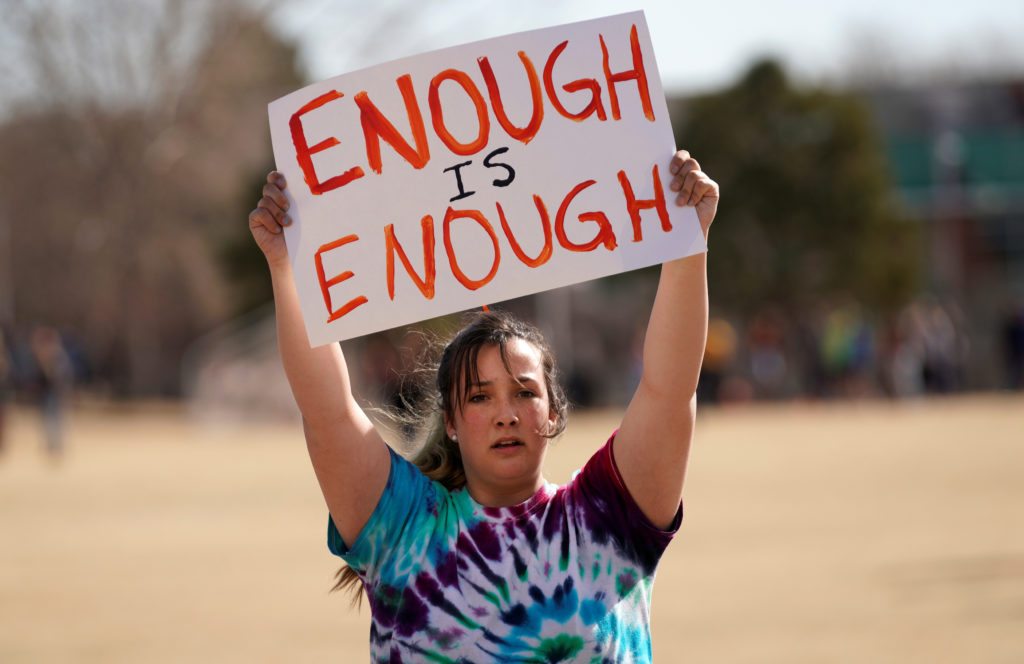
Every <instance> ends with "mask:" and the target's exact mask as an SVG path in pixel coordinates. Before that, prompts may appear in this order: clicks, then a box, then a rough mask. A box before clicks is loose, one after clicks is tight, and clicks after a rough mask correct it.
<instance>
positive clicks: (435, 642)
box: [328, 440, 682, 663]
mask: <svg viewBox="0 0 1024 664" xmlns="http://www.w3.org/2000/svg"><path fill="white" fill-rule="evenodd" d="M611 447H612V440H609V442H608V443H607V444H606V445H605V446H604V447H602V448H601V449H600V450H598V452H597V453H595V454H594V456H593V457H592V458H591V460H590V461H589V462H588V463H587V465H586V466H585V467H584V469H583V470H582V471H580V472H579V473H577V474H576V475H575V476H574V477H573V479H572V480H571V481H570V483H569V484H567V485H565V486H564V487H555V486H554V485H550V484H549V485H546V486H545V487H543V488H542V489H541V490H540V491H538V493H537V494H536V495H535V496H534V497H533V498H531V499H530V500H529V501H527V502H525V503H523V504H522V505H516V506H513V507H508V508H485V507H483V506H481V505H479V504H477V503H476V502H475V501H474V500H473V499H472V497H471V496H470V495H469V493H468V492H467V491H465V490H459V491H448V490H446V489H445V488H444V487H443V486H441V485H440V484H438V483H436V482H431V481H430V480H428V479H427V478H426V477H425V476H424V475H423V474H422V473H420V471H419V470H418V469H417V468H416V467H415V466H413V465H412V464H410V463H409V462H407V461H405V460H404V459H402V458H401V457H400V456H398V455H397V454H395V453H394V452H392V453H391V459H392V462H391V471H390V474H389V477H388V482H387V486H386V488H385V490H384V494H383V495H382V496H381V499H380V501H379V503H378V505H377V507H376V509H375V510H374V513H373V515H372V516H371V517H370V520H369V522H368V523H367V524H366V526H365V527H364V528H363V531H362V532H361V533H360V535H359V537H358V539H357V540H356V542H355V543H354V544H353V546H352V548H351V549H346V548H345V546H344V543H343V542H342V540H341V537H340V535H338V532H337V530H336V529H335V528H334V524H333V522H331V521H329V523H328V546H329V548H330V550H331V551H332V552H333V553H335V554H336V555H339V556H341V557H342V558H344V559H345V561H346V562H347V563H348V564H349V565H351V566H352V567H353V568H354V569H355V570H356V571H357V572H358V573H359V574H360V576H361V578H362V579H363V582H364V584H365V585H366V589H367V594H368V596H369V600H370V607H371V611H372V620H373V624H372V626H371V639H370V650H371V657H372V660H373V661H375V662H390V661H404V662H418V661H432V662H463V663H468V662H489V661H500V662H538V663H544V662H591V661H598V662H604V661H609V662H650V660H651V642H650V590H651V584H652V582H653V578H654V571H655V567H656V564H657V560H658V559H659V558H660V556H661V554H662V552H663V551H664V549H665V546H667V544H668V542H669V540H670V539H671V537H672V535H673V533H674V532H675V529H676V528H678V525H679V520H680V519H681V517H682V513H681V511H680V513H679V515H677V519H676V522H675V523H674V524H673V528H672V529H671V530H670V531H668V532H665V531H660V530H658V529H657V528H655V527H654V526H653V525H651V524H650V523H649V522H648V521H647V520H646V518H644V516H643V514H642V513H641V512H640V510H639V508H637V506H636V504H635V503H634V502H633V500H632V498H631V497H630V496H629V494H628V492H627V491H626V489H625V486H624V485H623V483H622V480H621V478H620V477H619V476H618V471H617V469H616V468H615V466H614V461H613V457H612V453H611Z"/></svg>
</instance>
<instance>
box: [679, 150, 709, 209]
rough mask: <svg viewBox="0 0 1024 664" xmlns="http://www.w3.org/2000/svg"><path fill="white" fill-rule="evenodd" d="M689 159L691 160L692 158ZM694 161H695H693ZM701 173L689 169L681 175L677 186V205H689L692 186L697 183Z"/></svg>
mask: <svg viewBox="0 0 1024 664" xmlns="http://www.w3.org/2000/svg"><path fill="white" fill-rule="evenodd" d="M690 161H693V160H692V159H691V160H690ZM694 163H696V162H694ZM702 175H703V173H701V172H700V171H697V170H691V171H687V172H686V175H685V176H684V177H683V180H682V185H681V186H680V188H679V195H678V196H676V204H677V205H690V204H691V203H690V196H691V194H693V187H694V185H696V184H697V181H698V180H699V179H700V177H701V176H702Z"/></svg>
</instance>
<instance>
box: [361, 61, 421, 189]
mask: <svg viewBox="0 0 1024 664" xmlns="http://www.w3.org/2000/svg"><path fill="white" fill-rule="evenodd" d="M395 82H396V83H397V84H398V89H399V91H400V92H401V93H402V101H403V102H404V104H405V113H406V115H407V116H408V118H409V127H410V128H411V129H412V140H413V142H414V143H415V144H416V147H415V148H413V147H412V146H411V145H409V142H408V141H406V140H405V138H403V137H402V135H401V134H400V133H398V130H397V129H395V125H393V124H391V121H390V120H388V119H387V118H386V117H384V114H383V113H381V111H380V109H379V108H377V106H376V105H375V104H374V103H373V102H372V101H370V97H369V96H367V94H366V92H365V91H363V92H360V93H359V94H357V95H356V96H355V102H356V105H357V106H359V121H360V123H362V125H363V140H364V141H366V160H367V161H368V162H369V164H370V168H372V169H373V170H374V172H376V173H378V174H379V173H380V172H381V168H382V165H381V159H380V139H382V138H383V139H384V140H385V141H387V142H388V144H389V145H390V146H391V147H393V148H394V149H395V151H396V152H398V154H400V155H401V156H402V158H403V159H405V160H406V161H407V162H409V163H410V164H412V167H413V168H417V169H419V168H423V167H424V166H426V165H427V162H428V161H430V146H429V145H427V132H426V129H425V128H424V126H423V115H422V114H421V113H420V107H419V104H418V103H417V102H416V92H415V91H414V90H413V88H412V77H411V76H409V74H404V75H402V76H399V77H398V78H397V79H396V80H395Z"/></svg>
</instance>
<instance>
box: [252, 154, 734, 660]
mask: <svg viewBox="0 0 1024 664" xmlns="http://www.w3.org/2000/svg"><path fill="white" fill-rule="evenodd" d="M670 169H671V172H672V173H673V176H674V177H673V180H672V183H671V189H672V190H673V191H676V192H679V193H678V196H677V198H676V204H677V205H692V206H694V207H695V208H696V212H697V215H698V218H699V220H700V224H701V229H702V231H703V232H704V235H705V237H707V232H708V229H709V227H710V225H711V223H712V220H713V219H714V216H715V212H716V210H717V206H718V185H717V184H715V183H714V182H713V181H712V180H711V179H710V178H709V177H708V176H707V175H705V174H704V173H703V172H702V171H701V170H700V166H699V164H698V163H697V162H696V161H695V160H694V159H692V158H690V156H689V154H688V153H686V152H685V151H680V152H678V153H677V154H676V155H675V156H674V157H673V159H672V161H671V164H670ZM285 186H286V183H285V181H284V177H283V176H282V175H281V174H280V173H277V172H271V173H270V174H269V175H268V176H267V184H266V185H265V187H264V191H263V194H264V195H263V198H261V199H260V201H259V203H258V205H257V208H256V209H254V210H253V211H252V213H251V214H250V216H249V226H250V229H251V231H252V234H253V236H254V239H255V241H256V243H257V244H258V245H259V247H260V249H261V250H262V251H263V253H264V256H265V258H266V260H267V264H268V267H269V270H270V273H271V277H272V281H273V288H274V299H275V303H276V312H277V313H276V315H277V321H278V330H279V332H278V340H279V346H280V352H281V357H282V362H283V364H284V368H285V372H286V374H287V376H288V379H289V382H290V384H291V387H292V392H293V395H294V397H295V400H296V403H297V404H298V406H299V409H300V410H301V411H302V415H303V427H304V431H305V435H306V442H307V447H308V451H309V454H310V458H311V461H312V463H313V468H314V470H315V473H316V475H317V479H318V480H319V483H320V487H321V490H322V492H323V495H324V499H325V501H326V503H327V507H328V511H329V518H328V545H329V548H330V550H331V551H332V552H333V553H335V554H336V555H338V556H340V557H342V559H343V560H345V562H346V563H347V565H348V566H347V567H343V568H342V570H341V572H339V577H340V580H339V583H338V584H337V586H336V588H342V589H347V590H349V591H351V592H352V593H353V595H354V597H356V598H359V597H361V596H362V595H361V594H362V592H363V591H365V592H366V595H367V598H368V599H369V603H370V609H371V621H372V623H371V628H370V649H371V654H372V658H373V660H374V661H425V660H431V661H495V660H502V661H562V662H568V661H591V660H592V659H593V658H594V657H597V658H603V659H604V660H606V661H608V660H614V661H627V660H628V661H636V662H648V661H650V659H651V644H650V623H649V616H650V593H651V584H652V583H653V579H654V571H655V568H656V566H657V564H658V561H659V559H660V558H661V555H662V553H663V552H664V550H665V547H666V546H667V545H668V543H669V541H670V540H671V539H672V537H673V535H674V534H675V532H676V530H677V529H678V527H679V525H680V522H681V519H682V503H681V495H682V487H683V479H684V475H685V469H686V460H687V456H688V450H689V446H690V441H691V438H692V436H693V430H694V423H695V412H696V395H695V392H696V387H697V380H698V375H699V372H700V364H701V360H702V358H703V352H704V342H705V335H706V333H707V277H706V254H704V253H701V254H697V255H694V256H690V257H687V258H682V259H678V260H674V261H669V262H667V263H665V264H664V265H663V266H662V272H661V280H660V283H659V286H658V293H657V296H656V298H655V302H654V305H653V308H652V311H651V316H650V323H649V326H648V331H647V335H646V340H645V343H644V356H645V362H644V365H645V368H644V372H643V378H642V380H641V382H640V386H639V387H638V388H637V390H636V393H635V395H634V397H633V399H632V401H631V403H630V405H629V407H628V409H627V410H626V413H625V415H624V417H623V419H622V423H621V425H620V427H619V429H618V430H617V431H615V432H613V433H612V435H611V438H610V439H609V440H608V441H607V442H606V443H605V444H604V445H603V446H602V447H600V449H599V450H598V451H597V452H596V453H595V454H594V455H593V456H592V457H591V459H590V461H589V462H588V463H587V464H586V466H585V467H584V468H583V469H582V470H581V471H580V472H579V473H577V474H576V475H575V476H574V477H573V479H572V480H571V481H570V482H569V483H568V484H567V485H565V486H561V487H557V486H555V485H552V484H550V483H548V482H546V480H545V479H544V477H543V461H544V458H545V454H546V451H547V446H548V441H549V439H551V438H554V437H556V436H557V435H559V434H560V433H561V432H562V431H563V429H564V428H565V425H566V414H567V408H566V403H565V398H564V396H563V392H562V389H561V387H560V386H559V384H558V380H557V369H556V366H555V359H554V356H553V354H552V353H551V351H550V349H549V348H548V346H547V344H546V343H545V341H544V339H543V338H542V336H541V334H540V332H539V331H538V330H537V329H536V328H533V327H532V326H529V325H526V324H525V323H522V322H521V321H518V320H516V319H514V318H513V317H511V316H510V315H508V314H501V313H494V312H486V313H481V314H478V315H476V316H475V317H474V318H473V319H472V320H471V321H470V322H469V323H468V324H467V325H466V326H465V327H463V328H462V329H461V330H460V331H459V332H458V333H457V334H456V335H455V337H454V338H453V339H452V340H451V341H450V342H449V343H448V344H447V346H446V347H445V348H444V351H443V352H442V354H441V357H440V362H439V366H438V369H437V373H436V376H435V377H434V378H435V381H434V382H435V386H436V392H435V393H434V394H432V399H431V400H432V401H433V404H434V408H433V409H432V410H431V412H430V413H429V414H427V415H426V417H427V418H429V429H428V438H427V441H426V443H425V444H424V446H423V448H422V449H420V450H419V451H418V452H417V453H416V454H415V456H414V457H413V459H412V461H411V462H410V461H407V460H406V459H404V458H403V457H401V456H399V455H398V454H397V453H395V452H394V451H393V450H391V449H390V448H389V447H388V445H387V444H386V443H385V441H384V439H383V438H382V437H381V435H380V433H379V432H378V430H377V429H376V428H375V427H374V425H373V424H372V423H371V422H370V420H369V419H368V418H367V416H366V414H365V413H364V411H363V409H362V408H361V407H360V406H359V405H358V404H357V403H356V401H355V399H354V397H353V395H352V392H351V387H350V380H349V372H348V368H347V364H346V359H345V357H344V355H343V353H342V351H341V347H340V345H339V344H337V343H332V344H327V345H325V346H320V347H317V348H310V347H309V343H308V341H307V337H306V333H305V328H304V324H303V320H302V316H301V312H300V308H299V301H298V294H297V291H296V288H295V283H294V277H293V275H292V272H291V263H290V261H289V259H288V254H287V247H286V245H285V242H284V236H283V227H285V226H288V225H290V223H291V219H290V217H288V215H287V209H288V202H287V199H286V198H285V196H284V194H283V192H282V190H283V189H284V188H285Z"/></svg>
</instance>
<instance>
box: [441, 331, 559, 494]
mask: <svg viewBox="0 0 1024 664" xmlns="http://www.w3.org/2000/svg"><path fill="white" fill-rule="evenodd" d="M505 350H506V356H507V358H508V365H509V369H511V373H510V372H509V370H507V369H506V368H505V365H504V363H503V362H502V360H501V350H500V349H499V347H498V346H497V345H488V346H484V347H483V348H481V349H480V354H479V356H478V357H477V371H478V373H479V382H478V383H476V384H474V385H471V386H470V388H469V390H468V391H467V393H466V396H465V400H464V401H463V403H462V404H460V405H459V407H457V408H456V409H455V418H454V421H452V422H449V423H448V434H449V436H451V435H453V434H454V436H455V438H456V440H457V441H458V444H459V449H460V451H461V452H462V461H463V465H464V467H465V469H466V483H467V486H468V488H469V492H470V494H471V495H472V496H473V497H474V498H475V499H476V500H477V502H479V503H481V504H483V505H487V506H491V507H498V506H502V505H514V504H516V503H520V502H522V501H524V500H526V499H528V498H529V497H530V496H532V495H533V493H534V492H535V491H536V490H537V489H538V488H539V487H540V486H541V485H542V484H543V478H542V477H541V466H542V464H543V462H544V455H545V454H546V452H547V446H548V439H547V438H546V437H545V434H547V433H548V432H550V431H551V430H552V428H553V426H554V422H555V413H553V412H552V410H551V405H550V401H549V398H548V390H547V386H546V385H545V382H544V367H543V365H542V361H541V352H540V350H538V349H537V348H536V347H535V346H533V345H532V344H530V343H529V342H527V341H524V340H522V339H514V340H512V341H510V342H509V343H508V344H507V345H506V348H505Z"/></svg>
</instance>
